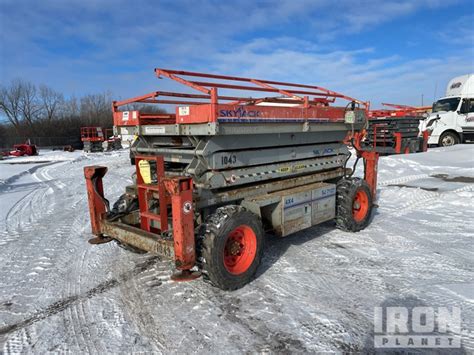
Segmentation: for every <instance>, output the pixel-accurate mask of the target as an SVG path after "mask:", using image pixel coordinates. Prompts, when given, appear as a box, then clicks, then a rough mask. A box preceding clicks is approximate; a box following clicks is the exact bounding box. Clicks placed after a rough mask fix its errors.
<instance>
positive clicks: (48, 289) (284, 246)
mask: <svg viewBox="0 0 474 355" xmlns="http://www.w3.org/2000/svg"><path fill="white" fill-rule="evenodd" d="M17 162H22V163H24V164H12V163H17ZM128 162H129V160H128V154H127V152H126V151H121V152H113V153H103V154H90V155H85V154H83V153H82V152H74V153H67V152H41V155H40V156H38V157H33V158H15V159H9V160H3V161H0V353H1V352H2V351H3V352H4V353H6V354H9V353H19V352H35V353H44V352H48V351H51V352H73V353H77V352H92V353H105V352H139V351H140V352H141V351H153V352H163V353H168V352H174V353H177V352H184V353H189V352H206V353H210V352H212V353H228V352H275V353H280V352H317V351H321V352H323V351H329V352H334V351H336V352H341V351H342V352H346V351H355V352H366V351H369V350H370V349H372V347H373V317H374V307H377V306H383V305H394V306H413V305H427V306H433V307H442V306H448V307H452V306H459V307H461V311H462V331H461V335H462V346H463V348H464V350H466V352H468V353H469V352H470V353H472V352H474V334H473V333H472V331H473V329H474V327H473V326H474V248H473V245H474V243H473V241H474V225H473V221H474V203H473V202H474V201H473V196H474V192H473V190H474V184H473V183H474V145H459V146H455V147H451V148H449V149H432V150H430V151H429V152H428V153H422V154H412V155H403V156H391V157H384V158H381V160H380V165H379V190H378V196H379V197H378V201H377V203H378V205H379V208H378V209H377V210H376V213H375V215H374V219H373V221H372V223H371V225H370V226H369V227H368V228H367V229H366V230H364V231H361V232H359V233H356V234H351V233H345V232H342V231H339V230H336V229H334V227H333V225H332V223H326V224H324V225H321V226H316V227H313V228H311V229H308V230H305V231H303V232H300V233H297V234H295V235H293V236H290V237H287V238H282V239H276V238H272V237H269V244H268V247H267V251H266V253H265V256H264V260H263V264H262V265H261V267H260V270H259V272H258V277H257V278H256V279H255V280H254V281H253V282H252V283H250V284H249V285H247V286H246V287H244V288H243V289H241V290H238V291H234V292H224V291H221V290H219V289H216V288H213V287H211V286H210V285H208V284H207V283H204V282H202V280H197V281H193V282H188V283H174V282H172V281H170V280H169V275H170V274H171V272H172V271H173V267H172V266H173V265H172V263H171V262H167V261H160V260H158V259H157V258H156V257H153V256H150V255H137V254H132V253H130V252H127V251H125V250H123V249H121V248H118V247H117V246H116V245H115V244H114V243H108V244H104V245H101V246H91V245H89V244H88V243H87V239H88V238H89V237H90V234H89V230H90V227H89V215H88V209H87V198H86V194H85V185H84V179H83V167H84V166H86V165H100V164H102V165H106V166H108V167H109V173H108V174H107V176H106V178H105V182H104V183H105V189H106V194H107V196H108V197H110V200H114V199H115V198H117V197H118V196H119V195H120V194H121V193H122V191H123V188H124V186H125V185H126V184H127V183H129V182H130V179H129V176H130V174H131V172H132V168H131V167H130V166H129V165H128Z"/></svg>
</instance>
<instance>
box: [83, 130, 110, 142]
mask: <svg viewBox="0 0 474 355" xmlns="http://www.w3.org/2000/svg"><path fill="white" fill-rule="evenodd" d="M104 139H105V138H104V130H103V128H102V127H81V141H83V142H103V141H104Z"/></svg>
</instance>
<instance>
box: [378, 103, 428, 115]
mask: <svg viewBox="0 0 474 355" xmlns="http://www.w3.org/2000/svg"><path fill="white" fill-rule="evenodd" d="M382 106H386V107H393V109H391V110H390V109H383V110H370V111H369V118H379V117H406V116H416V117H418V116H423V114H425V113H427V112H429V110H431V106H419V107H416V106H408V105H399V104H388V103H382Z"/></svg>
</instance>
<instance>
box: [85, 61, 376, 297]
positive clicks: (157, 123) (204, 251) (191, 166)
mask: <svg viewBox="0 0 474 355" xmlns="http://www.w3.org/2000/svg"><path fill="white" fill-rule="evenodd" d="M155 73H156V75H157V76H158V77H160V78H161V77H166V78H169V79H171V80H174V81H176V82H178V83H180V84H183V85H184V86H185V87H188V88H191V89H192V90H194V91H195V92H193V93H178V92H168V91H155V92H152V93H149V94H146V95H142V96H139V97H135V98H132V99H129V100H124V101H118V102H114V103H113V114H114V124H115V125H117V126H119V125H122V126H123V125H129V126H134V127H136V131H137V132H136V133H137V135H138V139H137V140H136V142H135V143H134V145H133V146H132V148H131V149H132V151H133V154H134V156H135V165H136V182H135V184H133V185H131V186H127V187H126V193H125V194H124V195H122V196H121V197H120V199H119V200H118V201H117V202H116V203H115V204H114V205H113V207H110V206H109V203H108V201H107V200H106V199H105V197H104V193H103V186H102V178H103V177H104V175H105V174H106V171H107V168H106V167H98V166H90V167H86V168H85V177H86V179H87V191H88V197H89V208H90V214H91V224H92V232H93V234H95V235H96V237H95V238H94V239H92V240H91V243H94V244H100V243H104V242H109V241H111V240H116V241H117V242H119V243H120V244H121V245H123V246H127V247H128V248H133V249H134V250H141V251H147V252H152V253H156V254H159V255H162V256H165V257H170V258H174V260H175V264H176V268H177V269H178V270H180V272H179V273H177V274H175V275H173V279H175V280H189V279H193V278H196V277H198V276H199V275H200V274H201V273H202V274H204V276H205V278H206V279H208V280H210V281H211V282H212V283H213V284H214V285H215V286H217V287H220V288H222V289H236V288H239V287H242V286H243V285H245V284H246V283H248V282H249V281H250V280H251V279H252V277H253V276H254V274H255V272H256V270H257V267H258V265H259V263H260V259H261V257H262V253H263V252H264V251H263V237H264V233H265V232H271V233H273V234H275V235H277V236H281V237H284V236H287V235H289V234H292V233H295V232H297V231H299V230H302V229H305V228H308V227H311V226H313V225H316V224H319V223H322V222H325V221H328V220H335V224H336V226H337V227H338V228H340V229H343V230H346V231H352V232H357V231H360V230H361V229H363V228H365V227H366V226H367V225H368V224H369V221H370V218H371V217H370V216H371V210H372V207H373V201H374V198H375V192H376V182H377V161H378V154H377V153H376V152H373V151H367V150H364V149H362V147H361V145H360V143H361V139H362V136H363V134H364V129H365V127H366V125H367V110H366V105H365V103H363V102H360V101H358V100H355V99H353V98H351V97H348V96H345V95H342V94H340V93H337V92H334V91H330V90H327V89H324V88H322V87H318V86H313V85H303V84H292V83H284V82H277V81H269V80H257V79H250V78H241V77H231V76H224V75H213V74H204V73H195V72H187V71H176V70H165V69H155ZM196 78H197V79H196ZM243 83H245V84H243ZM218 90H219V91H221V90H222V93H223V94H222V95H221V94H220V93H218ZM251 91H253V92H259V93H265V94H266V95H270V96H260V97H257V98H255V97H251V96H250V95H249V96H244V95H242V94H240V96H239V95H238V94H235V92H240V93H242V92H245V93H248V92H251ZM335 100H345V101H346V103H347V104H345V105H344V106H331V104H332V103H333V102H334V101H335ZM131 103H146V104H167V105H168V104H173V105H176V108H175V113H174V114H166V115H163V114H159V115H153V114H141V113H140V112H139V111H126V110H121V109H120V108H122V107H124V106H125V107H126V105H128V104H131ZM348 132H351V137H352V139H351V142H352V145H353V146H354V149H355V151H356V154H357V157H358V158H362V159H363V160H364V170H365V171H364V178H356V177H353V176H352V174H353V171H352V169H348V168H346V163H347V161H348V159H349V157H350V151H349V149H348V148H347V146H346V145H345V144H344V142H343V141H344V138H345V136H346V135H347V133H348Z"/></svg>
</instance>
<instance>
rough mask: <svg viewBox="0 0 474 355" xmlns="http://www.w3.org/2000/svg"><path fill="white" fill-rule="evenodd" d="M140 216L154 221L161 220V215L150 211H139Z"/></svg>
mask: <svg viewBox="0 0 474 355" xmlns="http://www.w3.org/2000/svg"><path fill="white" fill-rule="evenodd" d="M140 217H145V218H149V219H153V220H155V221H161V216H160V215H159V214H155V213H151V212H140Z"/></svg>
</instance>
